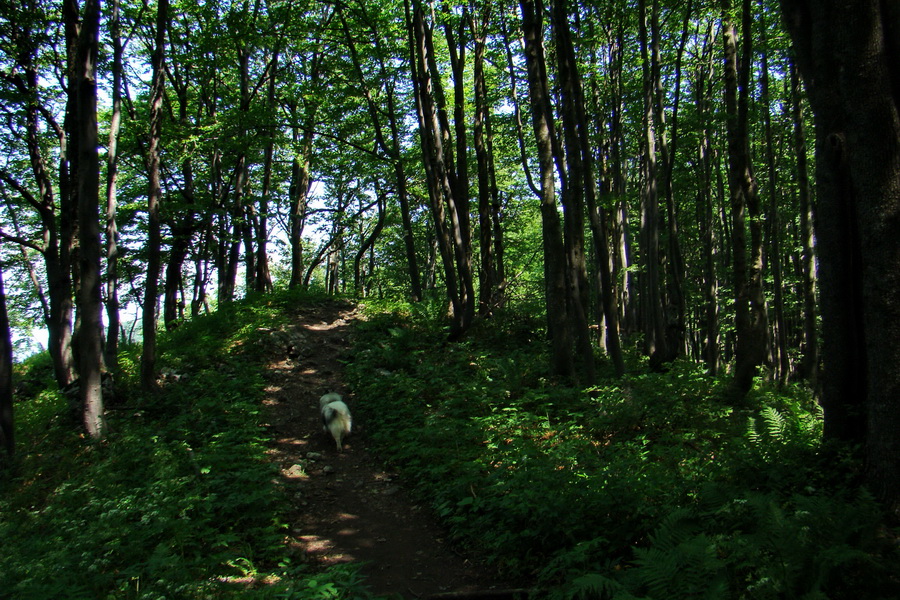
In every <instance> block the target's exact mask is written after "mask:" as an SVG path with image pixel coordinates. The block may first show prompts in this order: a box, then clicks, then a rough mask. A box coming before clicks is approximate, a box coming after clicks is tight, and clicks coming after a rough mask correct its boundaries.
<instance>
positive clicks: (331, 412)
mask: <svg viewBox="0 0 900 600" xmlns="http://www.w3.org/2000/svg"><path fill="white" fill-rule="evenodd" d="M319 408H320V409H321V411H322V429H323V430H324V431H325V433H331V437H333V438H334V441H335V443H336V444H337V449H338V452H343V451H344V445H343V440H344V438H345V437H347V435H349V434H350V427H351V425H352V424H353V420H352V418H351V416H350V409H349V408H347V405H346V404H344V400H343V399H342V398H341V395H340V394H335V393H334V392H331V393H329V394H325V395H324V396H322V397H321V398H320V399H319Z"/></svg>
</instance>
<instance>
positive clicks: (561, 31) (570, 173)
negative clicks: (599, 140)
mask: <svg viewBox="0 0 900 600" xmlns="http://www.w3.org/2000/svg"><path fill="white" fill-rule="evenodd" d="M568 18H569V15H568V10H567V7H566V2H565V0H556V1H555V2H554V4H553V26H554V33H555V36H556V46H557V48H556V58H557V73H558V76H557V80H558V83H559V87H560V92H561V93H560V97H561V112H562V122H563V134H564V137H565V144H564V147H565V154H566V156H565V164H566V172H565V178H564V179H563V185H562V204H563V224H564V228H565V239H564V244H565V247H566V261H567V265H568V271H569V274H568V278H567V279H568V290H569V294H568V296H569V315H570V316H571V317H572V322H571V325H570V326H571V328H572V331H573V333H574V335H575V346H576V351H577V353H578V355H579V356H580V360H581V375H582V376H583V377H584V378H585V380H586V382H587V383H589V384H592V383H594V381H595V380H596V372H595V366H594V349H593V346H592V344H591V335H590V329H589V323H588V314H589V308H588V300H589V297H590V292H589V289H590V288H589V286H588V279H587V262H586V259H585V252H584V213H585V196H586V193H587V190H588V188H590V190H593V189H594V177H593V170H592V169H591V164H590V161H591V158H592V157H591V153H590V152H588V154H587V155H584V154H583V152H582V150H583V148H585V147H589V141H588V140H587V139H583V138H586V137H587V123H586V121H585V119H583V118H581V117H583V115H584V92H583V90H582V87H581V76H580V74H579V72H578V66H577V62H576V60H577V59H576V56H575V49H574V47H573V46H572V39H571V33H570V31H569V20H568ZM603 243H604V244H605V241H604V242H603Z"/></svg>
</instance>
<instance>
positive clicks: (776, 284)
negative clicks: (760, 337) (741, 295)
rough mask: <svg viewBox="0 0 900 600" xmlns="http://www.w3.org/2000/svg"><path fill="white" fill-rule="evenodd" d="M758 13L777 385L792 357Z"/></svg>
mask: <svg viewBox="0 0 900 600" xmlns="http://www.w3.org/2000/svg"><path fill="white" fill-rule="evenodd" d="M760 15H761V17H760V18H761V22H762V32H763V33H762V39H763V53H762V73H761V78H760V88H761V89H760V92H761V93H760V96H761V98H760V99H761V100H762V105H763V110H762V113H763V114H762V117H763V128H764V132H765V138H766V144H765V145H766V171H767V180H768V181H767V190H768V193H769V207H768V215H767V216H766V223H767V224H768V225H769V231H770V241H769V243H768V244H767V247H768V248H769V252H768V261H767V262H768V264H769V265H771V270H772V297H773V300H774V306H773V309H774V311H775V314H774V317H775V330H774V336H773V339H772V342H773V344H772V351H771V354H772V358H773V359H774V362H775V364H776V365H777V368H776V376H777V380H778V383H779V385H784V384H785V383H786V382H787V378H788V375H789V374H790V371H791V361H790V356H789V355H788V340H787V323H786V322H785V315H784V292H783V286H784V278H783V277H782V269H781V259H782V257H781V231H782V224H781V220H780V216H779V213H778V205H779V204H780V198H779V194H780V189H779V186H778V172H777V170H776V165H775V140H774V139H773V136H772V117H771V114H770V110H769V106H770V93H769V47H768V41H767V32H766V23H765V11H764V9H763V6H762V5H760Z"/></svg>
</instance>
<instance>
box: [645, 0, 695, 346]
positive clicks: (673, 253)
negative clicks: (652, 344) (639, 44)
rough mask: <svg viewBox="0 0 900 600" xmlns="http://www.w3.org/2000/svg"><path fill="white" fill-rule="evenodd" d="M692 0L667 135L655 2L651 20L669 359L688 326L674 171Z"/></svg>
mask: <svg viewBox="0 0 900 600" xmlns="http://www.w3.org/2000/svg"><path fill="white" fill-rule="evenodd" d="M693 4H694V3H693V0H688V3H687V6H686V7H685V11H684V19H683V20H682V24H681V27H682V33H681V40H680V41H679V43H678V51H677V54H676V58H675V90H674V92H673V93H672V96H673V107H672V121H671V127H670V128H669V135H668V136H667V135H666V118H665V114H666V113H665V95H666V92H665V89H664V87H663V80H662V75H661V68H662V67H661V64H662V59H661V58H660V49H659V48H660V32H659V6H658V3H657V2H654V8H653V16H652V19H651V26H652V33H653V54H652V66H653V68H652V72H653V85H654V87H655V88H656V93H655V106H656V108H655V113H656V116H657V118H658V119H659V128H660V132H661V135H660V142H661V150H662V152H661V155H662V165H661V166H662V182H661V183H662V188H663V193H664V195H665V201H666V315H665V316H666V336H667V338H666V349H667V351H668V356H667V357H666V358H667V359H668V360H675V358H676V357H677V356H678V355H679V354H681V353H684V352H685V350H686V348H687V326H686V324H685V317H686V314H687V306H686V301H685V291H684V278H685V265H684V257H683V255H682V252H681V240H680V234H679V228H678V210H677V206H676V201H675V191H674V185H673V181H672V179H673V176H672V174H673V172H674V168H675V162H676V158H677V153H678V141H679V136H678V134H679V131H678V108H679V106H680V104H681V64H682V59H683V57H684V50H685V46H686V45H687V41H688V36H689V33H690V27H689V25H690V20H691V17H692V16H693V15H692V13H693Z"/></svg>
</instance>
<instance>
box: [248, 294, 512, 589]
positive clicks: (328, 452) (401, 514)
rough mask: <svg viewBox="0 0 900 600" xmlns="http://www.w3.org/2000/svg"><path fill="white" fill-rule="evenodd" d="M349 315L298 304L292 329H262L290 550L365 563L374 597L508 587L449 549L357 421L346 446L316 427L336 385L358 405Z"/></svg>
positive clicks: (335, 307) (343, 308)
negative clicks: (346, 380) (290, 504)
mask: <svg viewBox="0 0 900 600" xmlns="http://www.w3.org/2000/svg"><path fill="white" fill-rule="evenodd" d="M353 318H354V308H353V307H352V306H351V305H349V304H339V303H329V304H326V305H320V306H316V307H308V308H303V309H300V310H299V311H298V314H297V318H296V320H295V321H294V324H293V325H292V326H290V327H288V328H286V329H285V330H281V331H277V332H273V335H271V336H269V337H270V339H272V340H273V347H272V354H273V360H272V362H271V364H270V365H269V368H268V373H267V388H266V402H267V403H268V404H269V405H271V406H272V407H273V413H274V414H273V416H272V418H271V421H270V423H271V429H272V436H273V440H274V444H273V448H272V452H271V453H272V458H273V460H274V461H276V462H277V464H278V465H279V466H280V467H281V473H282V476H283V477H284V479H285V481H286V482H287V483H288V485H289V486H291V488H292V493H293V497H294V507H295V514H294V516H293V520H292V531H291V534H292V537H293V538H294V540H295V542H294V543H295V544H296V547H297V549H298V550H299V551H300V552H301V553H302V554H303V556H305V558H306V559H307V560H310V561H314V562H317V563H320V564H323V565H332V564H337V563H344V562H363V563H366V564H365V566H364V569H363V573H364V574H365V575H366V577H367V579H366V584H367V585H368V586H369V587H370V589H371V591H373V592H375V593H378V594H385V595H387V594H394V595H399V596H400V597H402V598H428V597H430V596H434V595H437V594H454V593H461V592H474V591H475V590H484V591H488V595H493V594H495V593H496V591H498V589H499V588H506V587H508V586H506V585H502V584H499V583H497V582H494V581H492V580H491V578H490V576H489V575H488V574H487V572H486V571H485V570H483V569H479V567H478V565H477V564H475V563H473V562H472V561H470V560H468V559H467V558H466V557H464V556H461V555H459V554H457V553H455V552H454V551H453V550H452V549H450V548H449V547H448V545H447V544H446V543H445V542H444V540H443V537H442V535H443V534H442V532H441V530H440V528H439V527H437V526H436V524H435V523H434V522H433V521H432V519H431V518H430V515H428V514H427V511H426V510H425V509H423V508H422V507H419V506H417V505H416V504H415V503H413V502H412V501H411V500H410V499H409V496H408V494H407V493H406V490H405V489H404V484H403V482H402V481H400V480H399V478H398V476H397V475H396V474H394V473H391V472H387V471H385V470H383V469H382V468H381V467H380V466H379V462H378V461H377V460H376V459H375V457H373V456H372V455H371V454H370V452H369V451H368V450H367V448H366V424H365V423H364V422H360V420H359V419H356V420H355V421H354V424H353V429H354V431H353V435H352V436H351V437H350V438H349V439H348V440H347V442H346V444H345V446H344V452H343V453H338V452H337V451H336V450H335V445H334V441H333V440H332V439H331V438H330V437H329V436H327V435H326V434H325V433H324V432H323V431H322V426H321V420H320V417H319V411H318V402H319V397H320V396H321V395H322V394H324V393H326V392H331V391H336V392H338V393H340V394H342V395H344V397H345V399H346V400H347V403H348V404H349V405H350V409H351V411H352V410H353V408H354V405H355V402H354V398H353V396H352V395H348V393H347V392H348V390H347V388H346V387H345V386H344V384H343V382H342V379H341V368H342V364H341V362H340V360H339V359H340V357H341V355H342V353H344V352H345V350H346V349H347V348H348V347H349V345H350V336H351V323H350V322H351V321H352V319H353ZM489 590H495V592H490V591H489ZM463 596H464V594H463Z"/></svg>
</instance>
